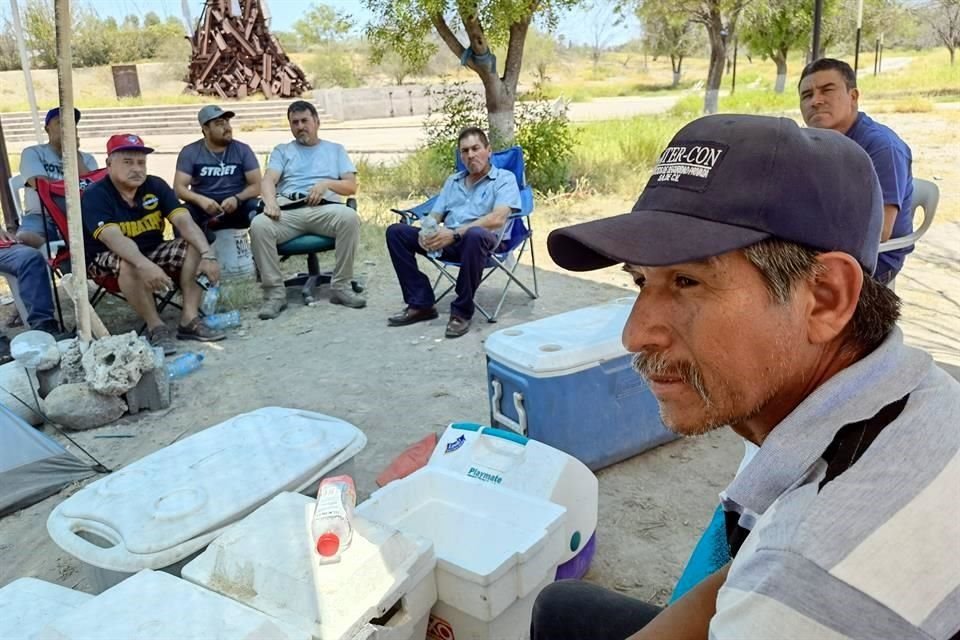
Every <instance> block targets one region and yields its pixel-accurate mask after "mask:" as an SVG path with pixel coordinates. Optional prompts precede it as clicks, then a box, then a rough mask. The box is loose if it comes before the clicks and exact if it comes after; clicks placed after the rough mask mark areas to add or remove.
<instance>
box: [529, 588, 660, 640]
mask: <svg viewBox="0 0 960 640" xmlns="http://www.w3.org/2000/svg"><path fill="white" fill-rule="evenodd" d="M660 611H661V609H660V607H658V606H655V605H652V604H648V603H646V602H643V601H642V600H637V599H636V598H630V597H628V596H625V595H623V594H620V593H617V592H615V591H609V590H607V589H604V588H603V587H600V586H598V585H595V584H590V583H589V582H582V581H580V580H560V581H559V582H554V583H553V584H549V585H547V587H546V588H545V589H544V590H543V591H541V592H540V595H538V596H537V601H536V602H535V603H534V605H533V619H532V620H531V621H530V640H624V638H628V637H629V636H631V635H633V634H634V633H636V632H637V631H640V629H642V628H644V627H645V626H646V625H647V624H648V623H649V622H650V621H651V620H653V619H654V618H655V617H656V616H657V614H658V613H660Z"/></svg>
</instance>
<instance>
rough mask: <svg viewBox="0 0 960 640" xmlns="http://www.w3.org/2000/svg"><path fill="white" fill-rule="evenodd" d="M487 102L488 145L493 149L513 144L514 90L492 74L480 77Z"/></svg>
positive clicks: (515, 97) (515, 98)
mask: <svg viewBox="0 0 960 640" xmlns="http://www.w3.org/2000/svg"><path fill="white" fill-rule="evenodd" d="M480 79H481V80H482V81H483V87H484V89H485V91H484V93H485V94H486V101H487V121H488V122H489V123H490V132H489V133H490V143H491V144H492V145H493V147H494V148H495V149H498V148H502V147H505V146H509V145H511V144H513V141H514V125H515V121H514V106H515V104H516V102H517V95H516V92H515V90H511V89H510V87H509V86H507V83H506V82H504V81H503V80H501V79H500V78H498V77H497V76H496V74H492V73H484V74H481V75H480Z"/></svg>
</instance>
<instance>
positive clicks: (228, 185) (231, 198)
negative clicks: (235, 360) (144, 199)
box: [173, 104, 260, 231]
mask: <svg viewBox="0 0 960 640" xmlns="http://www.w3.org/2000/svg"><path fill="white" fill-rule="evenodd" d="M234 115H236V114H234V112H233V111H224V110H223V109H221V108H220V107H218V106H216V105H212V104H211V105H207V106H205V107H204V108H202V109H200V113H198V114H197V120H199V121H200V129H201V131H202V132H203V138H202V139H200V140H197V141H196V142H192V143H190V144H188V145H187V146H185V147H184V148H183V149H182V150H181V151H180V155H179V156H177V172H176V175H175V176H174V178H173V188H174V191H175V192H176V194H177V197H178V198H180V199H181V200H183V202H185V203H186V205H187V209H189V210H190V214H191V215H192V216H193V220H194V222H196V223H197V224H198V225H200V228H201V229H210V230H211V231H214V230H217V229H246V228H247V227H249V226H250V221H251V220H252V219H253V216H255V215H256V214H257V197H258V196H259V195H260V163H259V162H257V157H256V156H255V155H254V154H253V150H252V149H250V147H249V145H246V144H244V143H243V142H240V141H239V140H234V139H233V128H232V127H231V126H230V119H231V118H233V117H234Z"/></svg>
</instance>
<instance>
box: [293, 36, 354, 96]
mask: <svg viewBox="0 0 960 640" xmlns="http://www.w3.org/2000/svg"><path fill="white" fill-rule="evenodd" d="M304 71H306V73H307V75H308V76H309V77H310V82H311V83H312V84H313V86H314V87H316V88H318V89H324V88H328V87H344V88H353V87H359V86H360V85H361V84H363V79H364V73H363V68H362V65H360V64H358V63H357V60H355V59H354V53H353V52H352V51H351V49H350V47H347V46H344V45H341V44H337V43H330V44H327V45H322V46H319V47H314V48H313V49H311V55H310V57H309V58H307V60H306V62H305V63H304Z"/></svg>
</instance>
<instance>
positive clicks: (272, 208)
mask: <svg viewBox="0 0 960 640" xmlns="http://www.w3.org/2000/svg"><path fill="white" fill-rule="evenodd" d="M263 215H265V216H267V217H268V218H270V219H271V220H279V219H280V205H279V204H277V201H276V200H274V201H273V202H267V201H266V200H264V202H263Z"/></svg>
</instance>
